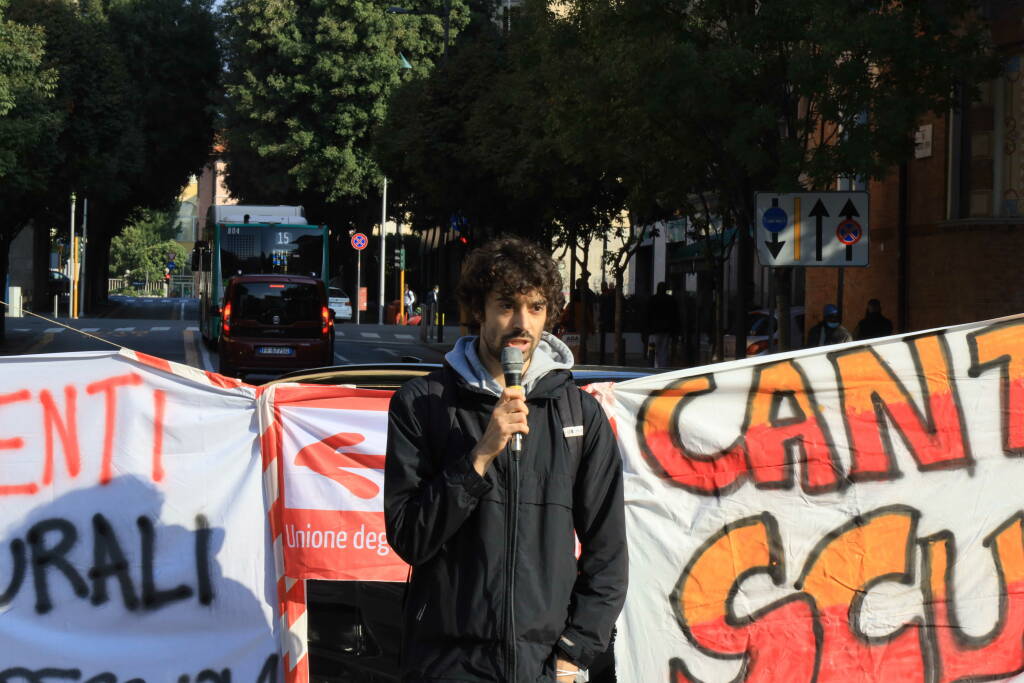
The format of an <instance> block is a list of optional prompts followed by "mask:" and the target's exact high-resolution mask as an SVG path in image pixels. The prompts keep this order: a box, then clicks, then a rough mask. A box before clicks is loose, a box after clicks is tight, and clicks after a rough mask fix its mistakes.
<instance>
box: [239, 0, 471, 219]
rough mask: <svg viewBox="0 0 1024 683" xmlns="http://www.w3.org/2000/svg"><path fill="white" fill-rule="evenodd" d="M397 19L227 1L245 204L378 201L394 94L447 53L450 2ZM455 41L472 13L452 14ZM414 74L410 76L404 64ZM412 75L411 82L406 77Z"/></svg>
mask: <svg viewBox="0 0 1024 683" xmlns="http://www.w3.org/2000/svg"><path fill="white" fill-rule="evenodd" d="M428 5H429V6H430V8H431V9H430V10H429V11H430V12H431V13H423V14H393V13H389V12H388V11H387V8H386V6H385V4H383V3H370V2H365V1H363V0H340V1H339V0H306V1H301V2H300V1H298V0H273V1H270V2H258V3H256V2H247V1H246V0H228V1H227V2H226V3H225V4H224V6H223V9H222V12H223V18H224V22H223V29H224V43H223V44H224V54H225V58H226V61H227V72H226V74H225V90H226V94H227V100H226V103H225V121H224V125H225V132H224V135H225V140H226V148H227V151H226V160H227V162H228V172H227V182H228V186H229V187H230V188H231V191H232V194H234V195H235V196H237V197H239V198H241V199H242V200H243V201H254V202H259V203H268V202H270V203H272V202H276V201H290V202H297V203H303V204H306V205H310V204H313V205H321V206H323V205H341V206H345V205H346V204H349V203H351V202H353V201H359V200H362V199H363V198H365V197H367V196H372V197H377V196H379V192H380V187H381V183H382V180H383V177H382V175H381V173H380V170H379V169H378V167H377V164H376V162H375V161H374V160H373V158H372V157H371V155H370V147H369V141H370V136H371V134H372V132H373V130H374V128H375V127H376V126H377V125H379V123H380V122H381V121H382V120H383V119H384V117H385V115H386V113H387V108H388V98H389V96H390V93H391V91H392V90H393V89H394V88H395V87H396V86H397V85H398V84H399V83H400V82H401V80H402V79H403V78H404V79H409V78H413V77H415V76H423V75H425V74H426V73H428V72H429V70H430V69H431V67H432V66H433V62H434V60H436V59H437V57H438V56H439V55H441V54H442V52H443V50H444V45H443V40H444V29H443V22H442V20H441V18H440V17H439V16H437V13H438V12H440V8H441V7H442V6H443V3H442V1H441V0H433V1H432V2H431V3H428ZM451 8H452V11H451V21H452V27H453V28H454V29H455V31H453V32H452V35H454V34H455V33H456V32H457V30H458V29H459V28H460V27H461V26H462V24H463V23H464V14H465V5H464V3H463V2H461V1H460V0H454V1H453V2H452V3H451ZM403 55H404V56H405V57H406V58H407V59H408V60H409V62H410V63H411V64H412V68H411V69H403V68H402V62H401V59H402V56H403ZM403 71H404V72H408V73H403Z"/></svg>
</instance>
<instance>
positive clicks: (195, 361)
mask: <svg viewBox="0 0 1024 683" xmlns="http://www.w3.org/2000/svg"><path fill="white" fill-rule="evenodd" d="M182 337H183V338H184V339H185V363H186V364H187V365H190V366H192V367H193V368H201V366H200V365H199V354H198V353H196V339H195V334H194V333H193V332H192V331H191V330H185V333H184V334H183V335H182Z"/></svg>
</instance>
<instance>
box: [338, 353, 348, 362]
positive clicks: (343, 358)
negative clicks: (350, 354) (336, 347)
mask: <svg viewBox="0 0 1024 683" xmlns="http://www.w3.org/2000/svg"><path fill="white" fill-rule="evenodd" d="M334 357H335V358H336V359H338V362H339V363H350V362H351V361H350V360H349V359H348V358H345V356H343V355H341V354H340V353H336V354H334Z"/></svg>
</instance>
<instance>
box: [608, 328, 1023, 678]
mask: <svg viewBox="0 0 1024 683" xmlns="http://www.w3.org/2000/svg"><path fill="white" fill-rule="evenodd" d="M615 398H616V400H615V402H614V404H613V405H612V406H611V409H610V413H611V414H612V415H613V416H614V418H615V424H616V429H617V433H618V437H619V442H620V446H621V448H622V451H623V457H624V461H625V470H626V486H625V491H626V515H627V525H628V536H629V548H630V587H629V593H628V597H627V600H626V606H625V609H624V612H623V615H622V617H621V619H620V621H619V631H618V638H617V641H616V668H617V673H618V680H619V681H623V682H627V683H650V682H652V681H663V682H665V683H697V682H698V681H700V682H702V683H726V682H731V681H758V682H760V681H785V682H786V683H802V682H810V681H819V682H825V681H828V682H833V681H834V682H840V681H841V682H842V683H857V682H861V681H863V682H868V681H872V682H879V681H886V682H889V681H899V682H900V683H914V682H917V681H921V682H925V681H928V682H931V681H967V680H971V681H982V680H985V681H989V680H1007V679H1013V678H1014V677H1015V676H1017V675H1018V674H1020V673H1021V672H1022V671H1024V512H1022V511H1024V457H1022V456H1024V317H1021V316H1019V317H1013V318H1007V319H1002V320H998V321H990V322H986V323H979V324H972V325H962V326H958V327H950V328H945V329H939V330H932V331H928V332H924V333H917V334H911V335H906V336H898V337H888V338H885V339H881V340H876V341H874V342H872V343H863V342H861V343H857V342H854V343H850V344H845V345H841V346H833V347H825V348H817V349H809V350H805V351H798V352H792V353H787V354H780V355H774V356H769V357H764V358H756V359H748V360H742V361H736V362H732V363H728V364H722V365H715V366H707V367H702V368H694V369H690V370H685V371H679V372H674V373H670V374H662V375H656V376H651V377H648V378H643V379H641V380H634V381H631V382H626V383H621V384H618V385H616V386H615Z"/></svg>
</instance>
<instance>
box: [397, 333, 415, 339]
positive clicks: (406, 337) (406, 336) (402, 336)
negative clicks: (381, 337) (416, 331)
mask: <svg viewBox="0 0 1024 683" xmlns="http://www.w3.org/2000/svg"><path fill="white" fill-rule="evenodd" d="M415 338H416V337H414V336H412V335H411V334H396V335H395V339H415Z"/></svg>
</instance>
